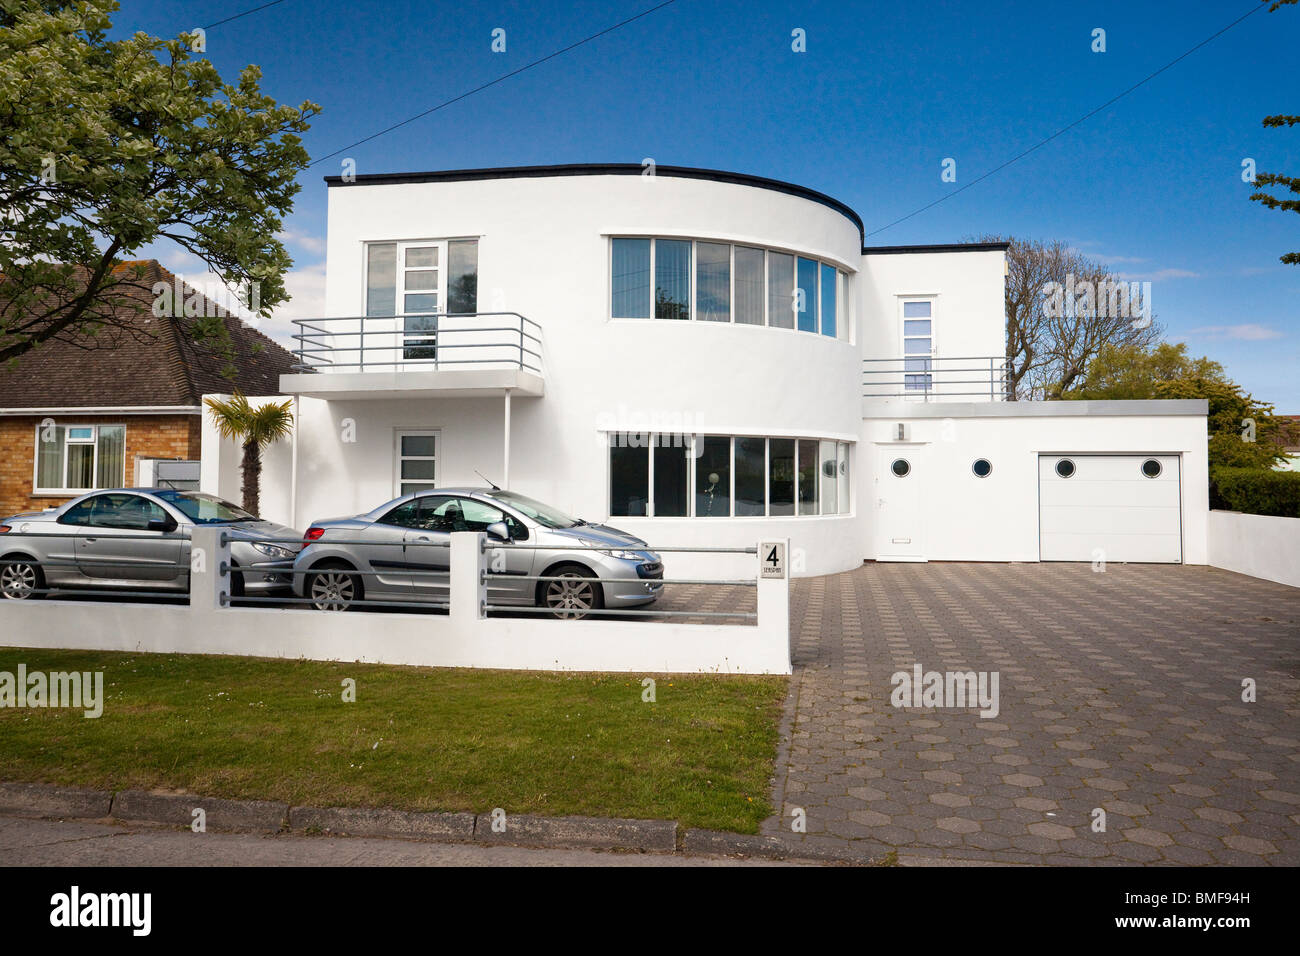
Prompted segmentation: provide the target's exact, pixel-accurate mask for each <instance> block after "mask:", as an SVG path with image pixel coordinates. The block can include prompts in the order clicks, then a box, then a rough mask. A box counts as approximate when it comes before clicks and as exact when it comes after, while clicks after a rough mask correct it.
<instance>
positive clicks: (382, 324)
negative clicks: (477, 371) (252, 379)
mask: <svg viewBox="0 0 1300 956" xmlns="http://www.w3.org/2000/svg"><path fill="white" fill-rule="evenodd" d="M293 324H294V325H296V326H298V331H297V332H295V333H294V334H293V338H294V340H295V341H296V342H297V343H298V344H297V346H296V347H295V348H294V349H293V354H294V355H295V356H296V357H297V359H298V361H297V363H296V365H295V366H294V367H295V368H296V369H298V370H300V371H313V372H321V371H335V370H341V371H365V370H367V369H371V370H380V371H398V370H400V369H432V370H435V371H436V370H439V369H445V368H455V369H464V368H475V367H477V368H517V369H521V370H524V371H529V372H535V373H537V374H538V375H541V374H542V369H543V364H542V327H541V326H540V325H538V324H537V323H536V322H534V321H533V320H532V319H530V318H527V317H526V316H523V315H520V314H519V313H518V312H465V313H447V312H438V313H428V314H422V315H359V316H346V317H342V318H321V319H294V320H293Z"/></svg>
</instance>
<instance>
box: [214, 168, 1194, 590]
mask: <svg viewBox="0 0 1300 956" xmlns="http://www.w3.org/2000/svg"><path fill="white" fill-rule="evenodd" d="M651 173H652V174H651ZM327 182H328V183H329V239H328V259H327V289H326V302H327V315H326V316H323V317H321V318H319V319H311V320H306V321H302V322H300V323H299V325H300V336H301V337H300V342H301V348H300V358H301V364H302V366H303V369H302V371H301V372H300V373H298V374H291V375H286V376H284V377H282V379H281V382H280V388H281V391H282V392H283V394H285V395H289V396H293V397H294V399H295V401H296V403H297V406H298V412H299V417H298V426H297V433H296V436H295V438H294V440H293V441H292V442H290V443H284V444H282V445H280V446H276V447H274V448H273V449H271V450H270V452H269V454H268V463H267V471H266V474H265V476H264V478H263V494H262V502H263V510H264V513H265V515H266V517H269V518H272V519H276V520H280V521H284V522H286V523H288V524H290V525H293V526H295V527H305V526H306V524H307V523H308V522H310V521H311V520H313V519H318V518H323V517H328V516H333V515H341V514H351V513H356V512H361V511H368V510H370V509H371V508H374V507H375V506H377V505H379V504H380V503H382V502H384V501H386V500H388V499H390V498H393V497H396V496H398V495H400V494H403V493H406V492H409V491H413V490H418V489H422V488H427V487H432V486H435V485H440V486H452V485H484V484H486V482H485V480H484V477H485V478H486V479H487V480H490V481H492V482H494V483H496V484H498V485H501V486H502V487H507V486H508V487H510V488H513V489H515V490H517V491H520V492H523V493H525V494H527V495H531V496H532V497H534V498H538V499H540V500H542V501H545V502H549V503H551V504H553V505H556V506H558V507H560V508H563V509H564V510H566V511H569V512H570V513H573V514H577V515H579V516H581V517H584V518H586V519H588V520H591V521H602V522H608V523H610V524H613V525H615V526H617V527H620V528H623V529H624V530H628V531H632V532H634V533H637V534H639V535H641V536H642V537H644V538H645V539H646V540H647V541H649V542H651V543H652V544H654V545H658V546H671V545H678V546H704V545H717V546H751V545H753V543H754V542H755V541H757V540H759V539H760V538H781V537H789V538H790V539H791V542H792V548H793V549H794V551H793V560H792V567H793V570H794V571H795V573H797V574H798V573H802V574H823V573H829V572H835V571H842V570H846V569H848V568H851V567H854V566H856V565H858V564H860V563H861V562H863V561H864V560H880V561H926V560H987V561H1039V560H1043V561H1049V560H1062V561H1097V560H1105V561H1109V562H1122V561H1151V562H1180V561H1181V562H1187V563H1205V560H1206V523H1207V514H1208V512H1207V494H1206V482H1207V473H1206V422H1205V412H1206V409H1205V403H1204V402H1199V401H1196V402H1041V403H1028V402H1009V401H1005V400H1004V398H1005V396H1004V388H1003V382H1002V366H1003V359H1002V356H1003V354H1004V335H1005V321H1004V314H1003V282H1004V275H1005V247H1004V246H1003V245H1001V244H969V245H956V246H910V247H875V248H872V247H868V248H864V247H863V242H862V232H863V230H862V222H861V220H860V218H859V217H858V215H857V214H856V213H855V212H854V211H853V210H852V209H850V208H848V207H847V206H845V205H844V204H843V203H840V202H838V201H836V200H834V199H832V198H830V197H829V196H825V195H823V194H821V193H817V192H814V191H812V190H809V189H805V188H802V187H799V186H794V185H790V184H788V183H782V182H776V181H773V180H768V179H761V178H758V177H754V176H746V175H739V174H735V173H725V172H716V171H712V170H701V169H683V168H672V167H664V166H660V167H658V168H657V169H653V170H649V169H643V168H642V167H641V166H638V165H584V166H548V167H521V168H507V169H490V170H464V171H451V172H432V173H412V174H384V175H372V176H357V177H355V180H354V181H347V182H345V181H344V180H342V179H340V178H330V179H328V180H327ZM205 427H207V426H206V425H205ZM203 447H204V449H205V460H204V477H203V481H204V487H205V489H206V490H209V491H213V492H216V493H219V494H222V495H223V496H225V497H232V498H233V497H237V493H238V492H237V489H238V471H237V469H238V462H239V456H238V451H237V449H236V448H235V447H234V446H233V445H232V444H230V443H228V442H227V443H221V442H220V441H219V440H218V438H217V436H215V435H214V434H205V435H204V438H203ZM208 449H213V450H214V452H213V453H211V454H209V453H208V451H207V450H208ZM480 473H481V475H482V476H484V477H480V476H479V475H480ZM701 560H703V558H697V559H691V558H688V557H686V556H683V557H682V560H681V561H679V562H677V564H678V567H676V568H674V569H673V573H678V574H680V573H691V572H692V567H691V565H692V563H693V561H701ZM701 567H703V565H701ZM712 567H714V568H716V564H714V565H712ZM696 570H698V569H696Z"/></svg>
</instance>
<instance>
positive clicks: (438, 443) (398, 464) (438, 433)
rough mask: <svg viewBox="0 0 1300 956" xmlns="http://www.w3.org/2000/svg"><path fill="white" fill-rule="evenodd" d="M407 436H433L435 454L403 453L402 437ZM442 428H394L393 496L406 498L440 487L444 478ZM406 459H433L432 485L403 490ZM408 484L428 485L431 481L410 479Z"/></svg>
mask: <svg viewBox="0 0 1300 956" xmlns="http://www.w3.org/2000/svg"><path fill="white" fill-rule="evenodd" d="M407 436H413V437H430V436H432V438H433V455H432V456H430V455H403V454H402V439H403V438H404V437H407ZM442 453H443V448H442V429H441V428H394V429H393V497H394V498H405V497H406V496H407V495H410V494H416V495H419V494H428V493H429V492H431V491H436V490H437V489H438V483H439V481H440V480H441V478H442ZM404 461H432V462H433V481H432V483H431V487H428V488H423V489H417V490H415V491H403V490H402V485H403V483H404V480H403V478H402V462H404ZM405 483H406V484H413V485H414V484H418V485H427V484H430V482H426V481H416V480H408V481H405Z"/></svg>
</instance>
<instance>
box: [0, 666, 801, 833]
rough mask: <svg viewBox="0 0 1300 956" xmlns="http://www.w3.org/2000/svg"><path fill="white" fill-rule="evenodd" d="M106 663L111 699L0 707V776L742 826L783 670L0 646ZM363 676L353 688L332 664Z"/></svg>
mask: <svg viewBox="0 0 1300 956" xmlns="http://www.w3.org/2000/svg"><path fill="white" fill-rule="evenodd" d="M19 663H23V664H26V666H27V671H28V673H31V672H33V671H47V672H48V671H72V670H76V671H100V670H102V671H103V672H104V692H105V698H106V699H105V701H104V712H103V716H101V717H99V718H98V719H87V718H85V717H83V716H82V712H81V711H80V710H56V709H38V708H27V709H14V708H0V779H3V780H10V781H14V780H26V781H40V782H45V783H54V784H63V785H69V786H86V787H97V788H100V789H112V790H121V789H127V788H145V789H151V788H167V789H183V790H188V791H190V792H193V793H198V794H202V795H205V796H215V797H231V798H245V799H255V798H257V799H268V800H283V801H286V802H288V803H290V804H292V805H312V806H385V807H398V808H403V809H408V810H468V811H475V812H480V813H482V812H488V811H490V810H491V809H492V808H494V807H502V808H504V809H505V810H506V812H507V813H539V814H551V815H568V814H585V815H590V816H612V817H634V818H642V819H669V820H677V821H679V822H680V823H682V824H684V825H686V826H692V827H708V828H714V829H723V830H732V831H738V832H741V833H755V832H757V830H758V824H759V822H760V821H761V820H762V819H763V818H764V817H766V816H769V815H770V814H771V813H772V808H771V805H770V803H769V800H768V791H769V780H770V778H771V776H772V772H773V764H774V761H775V757H776V745H777V722H778V720H779V718H780V710H781V700H782V697H783V695H784V693H785V688H786V678H784V677H713V676H690V677H681V676H664V675H656V678H655V679H656V682H657V687H656V697H657V701H656V702H655V703H645V702H643V701H642V699H641V695H642V687H641V679H642V677H643V676H645V675H641V674H637V675H630V674H629V675H621V674H550V673H528V672H519V671H477V670H459V669H431V668H411V667H387V666H382V665H373V664H346V663H321V662H318V661H280V660H266V659H261V658H240V657H212V656H198V655H166V654H129V653H120V652H108V653H106V652H91V651H63V650H35V649H26V648H9V647H0V671H8V672H9V673H11V674H16V673H17V670H18V665H19ZM345 678H352V679H353V680H355V681H356V702H355V703H344V702H343V700H342V694H343V687H342V683H343V681H344V679H345Z"/></svg>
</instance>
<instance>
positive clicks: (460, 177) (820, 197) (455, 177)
mask: <svg viewBox="0 0 1300 956" xmlns="http://www.w3.org/2000/svg"><path fill="white" fill-rule="evenodd" d="M642 171H643V168H642V166H641V164H640V163H571V164H567V165H560V166H502V167H498V168H495V169H447V170H438V171H433V172H425V173H368V174H366V175H361V176H355V177H354V178H353V179H352V181H351V182H344V181H343V177H342V176H326V177H325V182H326V183H327V184H328V185H329V186H331V187H334V186H350V185H354V184H356V185H371V186H380V185H391V184H395V183H447V182H463V181H466V180H475V179H533V178H539V177H545V176H640V175H641V174H642ZM655 175H656V176H672V177H675V178H677V179H708V180H711V181H713V182H718V183H732V184H734V185H737V186H755V187H757V188H759V189H771V190H773V191H774V192H779V193H785V194H786V195H789V196H798V197H799V198H800V199H807V200H810V201H812V202H816V203H821V204H822V205H823V206H828V207H830V208H831V209H834V210H835V211H836V212H838V213H840V214H841V215H843V216H844V217H845V218H847V219H848V220H849V221H850V222H852V223H853V224H854V225H855V226H857V227H858V233H859V235H861V234H863V232H864V229H863V227H862V219H861V218H860V217H859V216H858V214H857V213H856V212H854V211H853V210H852V209H851V208H849V207H848V206H846V205H845V204H844V203H842V202H840V201H839V200H838V199H834V198H832V197H831V196H828V195H826V194H825V193H819V192H817V190H815V189H808V188H807V187H805V186H797V185H795V184H794V183H787V182H782V181H781V180H779V179H767V178H765V177H763V176H749V175H746V174H745V173H729V172H726V171H725V170H721V169H696V168H694V167H691V166H655Z"/></svg>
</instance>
